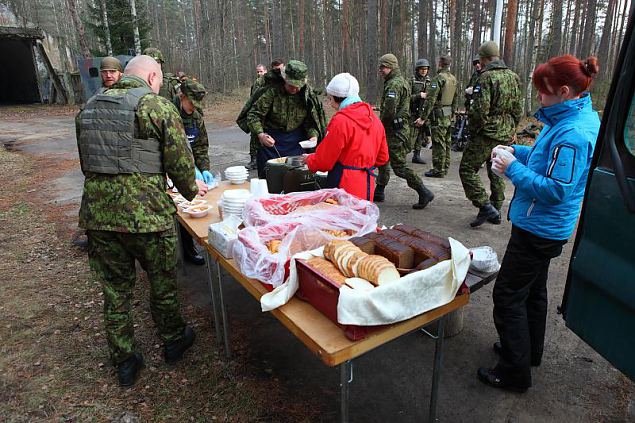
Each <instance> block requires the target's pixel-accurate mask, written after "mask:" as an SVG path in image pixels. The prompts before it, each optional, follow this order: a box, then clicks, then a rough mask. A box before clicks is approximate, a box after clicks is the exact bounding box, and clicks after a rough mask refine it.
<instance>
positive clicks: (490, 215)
mask: <svg viewBox="0 0 635 423" xmlns="http://www.w3.org/2000/svg"><path fill="white" fill-rule="evenodd" d="M490 219H492V220H496V219H498V220H499V221H500V213H499V212H498V210H496V208H494V206H492V205H491V204H490V203H485V204H484V205H483V206H481V208H480V209H479V211H478V214H477V215H476V219H474V220H473V221H471V222H470V226H471V227H473V228H476V227H478V226H481V225H482V224H483V223H485V222H486V221H489V220H490ZM492 223H493V222H492Z"/></svg>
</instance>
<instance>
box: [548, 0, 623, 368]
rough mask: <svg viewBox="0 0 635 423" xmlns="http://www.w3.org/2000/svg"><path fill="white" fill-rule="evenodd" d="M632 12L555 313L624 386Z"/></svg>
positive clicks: (605, 110)
mask: <svg viewBox="0 0 635 423" xmlns="http://www.w3.org/2000/svg"><path fill="white" fill-rule="evenodd" d="M634 10H635V6H634V3H631V13H630V19H629V23H628V27H627V32H626V36H625V38H624V41H623V43H622V49H621V52H620V57H619V61H618V63H617V65H616V68H615V73H614V77H613V81H612V84H611V88H610V91H609V96H608V99H607V103H606V108H605V109H604V115H603V118H602V126H601V127H600V134H599V136H598V140H597V144H596V150H595V155H594V157H593V162H592V163H591V169H590V171H589V180H588V183H587V187H586V193H585V197H584V202H583V205H582V214H581V218H580V222H579V224H578V231H577V235H576V238H575V244H574V247H573V255H572V258H571V262H570V263H569V272H568V275H567V284H566V287H565V291H564V298H563V301H562V305H561V307H560V312H561V313H562V315H563V317H564V319H565V321H566V325H567V327H569V328H570V329H571V330H572V331H573V332H575V333H576V334H577V335H578V336H579V337H580V338H582V339H583V340H584V341H585V342H586V343H588V344H589V345H590V346H591V347H593V349H595V350H596V351H597V352H598V353H599V354H600V355H602V356H603V357H604V358H606V359H607V360H608V361H609V362H610V363H611V364H613V365H614V366H615V367H616V368H617V369H619V370H620V371H622V372H623V373H624V374H625V375H626V376H628V377H629V378H630V379H632V380H635V36H634V35H635V34H633V25H634V22H633V21H634V16H635V15H634V13H633V12H634ZM600 65H602V64H600Z"/></svg>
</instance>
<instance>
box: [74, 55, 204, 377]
mask: <svg viewBox="0 0 635 423" xmlns="http://www.w3.org/2000/svg"><path fill="white" fill-rule="evenodd" d="M161 78H162V73H161V68H160V67H159V65H158V64H157V63H156V62H155V61H154V60H153V59H152V58H151V57H149V56H137V57H135V58H133V59H132V60H131V61H130V62H129V63H128V65H127V66H126V70H125V72H124V77H123V78H122V79H121V81H119V82H118V83H117V84H115V85H114V86H113V87H112V88H111V89H109V90H108V91H106V92H105V93H103V94H97V95H95V96H94V97H92V98H91V99H90V100H88V102H87V103H86V106H85V107H84V109H83V110H82V111H80V113H79V114H78V115H77V117H76V130H77V143H78V149H79V156H80V164H81V168H82V172H83V173H84V176H85V181H84V192H83V195H82V202H81V208H80V211H79V226H80V227H82V228H84V229H86V230H87V233H88V243H89V246H88V249H89V252H88V254H89V262H90V266H91V268H92V269H93V270H94V271H95V272H96V274H97V276H98V277H99V279H100V280H101V282H102V287H103V292H104V321H105V328H106V334H107V339H108V346H109V349H110V356H111V358H112V361H113V363H114V364H115V366H117V373H118V377H119V383H120V384H121V385H122V386H131V385H133V384H134V382H135V380H136V378H137V376H138V374H139V371H140V369H141V368H142V367H143V357H142V356H141V354H140V353H138V352H135V347H134V329H133V321H132V316H131V308H132V304H131V303H132V291H133V288H134V284H135V280H136V269H135V259H136V260H137V261H138V262H139V263H140V264H141V266H142V267H143V268H144V270H145V271H146V272H147V274H148V279H149V281H150V290H151V293H150V306H151V310H152V318H153V320H154V322H155V324H156V327H157V330H158V332H159V336H160V337H161V339H162V341H163V343H164V357H165V360H166V361H167V362H173V361H176V360H178V359H180V358H181V357H182V355H183V352H184V351H185V350H187V349H188V348H189V347H190V346H191V345H192V343H193V342H194V332H193V331H192V329H191V328H190V327H189V326H186V324H185V322H184V321H183V318H182V317H181V314H180V312H179V302H178V298H177V285H176V235H175V230H174V214H175V212H176V208H175V207H174V202H173V201H172V200H171V199H170V197H169V196H168V195H167V193H166V190H165V187H166V177H165V174H166V173H167V174H168V175H169V177H170V178H171V179H172V181H174V184H175V185H176V187H177V188H178V189H179V191H180V193H181V194H182V195H183V196H184V197H186V198H188V199H192V198H194V196H195V195H196V194H197V193H199V194H204V192H205V191H206V187H205V185H204V184H199V183H196V182H195V179H194V160H193V158H192V153H191V152H190V150H189V148H188V146H187V139H186V137H185V132H184V130H183V125H182V123H181V119H180V117H179V115H178V113H177V111H176V109H175V108H174V105H173V104H172V103H170V102H168V101H167V100H165V99H164V98H161V97H159V96H158V95H156V93H158V92H159V87H160V84H161Z"/></svg>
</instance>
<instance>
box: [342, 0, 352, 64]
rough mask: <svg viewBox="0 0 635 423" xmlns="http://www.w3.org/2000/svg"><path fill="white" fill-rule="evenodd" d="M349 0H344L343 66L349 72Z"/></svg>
mask: <svg viewBox="0 0 635 423" xmlns="http://www.w3.org/2000/svg"><path fill="white" fill-rule="evenodd" d="M348 9H349V2H348V0H343V1H342V68H343V70H344V71H345V72H349V71H350V70H349V68H350V60H349V59H350V53H349V49H348V44H349V39H348V38H349V29H348V12H349V10H348Z"/></svg>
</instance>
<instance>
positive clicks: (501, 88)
mask: <svg viewBox="0 0 635 423" xmlns="http://www.w3.org/2000/svg"><path fill="white" fill-rule="evenodd" d="M522 113H523V110H522V93H521V90H520V83H519V79H518V75H516V74H515V73H514V72H512V71H511V70H510V69H508V68H507V66H506V65H505V63H504V62H503V61H502V60H495V61H493V62H490V63H488V64H487V66H485V68H483V70H482V71H481V73H480V75H479V77H478V80H477V82H476V85H475V86H474V93H473V94H472V105H471V107H470V110H469V112H468V119H469V121H468V122H469V131H470V142H469V143H468V146H467V148H466V149H465V151H464V152H463V158H462V159H461V165H460V167H459V175H460V177H461V183H462V184H463V190H464V191H465V195H466V196H467V198H468V199H469V200H470V201H472V204H473V205H474V206H476V207H482V206H483V205H485V204H486V203H487V201H488V199H487V193H486V192H485V188H484V187H483V184H482V182H481V179H480V177H479V176H478V173H477V172H478V170H479V169H480V166H481V165H482V164H483V163H484V162H487V175H488V177H489V180H490V186H491V190H492V193H491V196H490V200H491V203H492V205H493V206H494V207H496V208H497V209H498V210H500V208H501V207H502V205H503V200H504V198H505V196H504V192H505V182H504V180H503V179H502V178H499V177H498V176H496V175H495V174H494V173H493V172H492V171H491V163H490V162H489V157H490V154H491V151H492V148H494V147H496V146H497V145H498V144H509V143H510V142H511V141H512V137H513V136H514V134H515V132H516V126H517V125H518V123H519V122H520V119H521V117H522Z"/></svg>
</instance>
